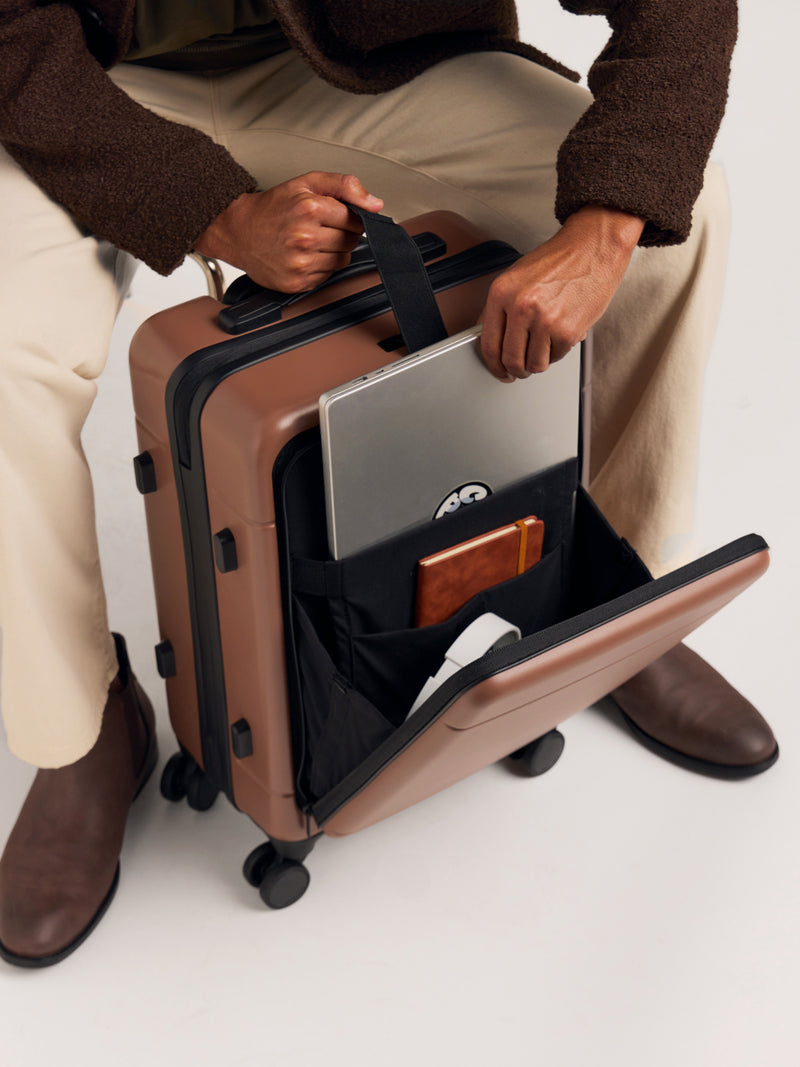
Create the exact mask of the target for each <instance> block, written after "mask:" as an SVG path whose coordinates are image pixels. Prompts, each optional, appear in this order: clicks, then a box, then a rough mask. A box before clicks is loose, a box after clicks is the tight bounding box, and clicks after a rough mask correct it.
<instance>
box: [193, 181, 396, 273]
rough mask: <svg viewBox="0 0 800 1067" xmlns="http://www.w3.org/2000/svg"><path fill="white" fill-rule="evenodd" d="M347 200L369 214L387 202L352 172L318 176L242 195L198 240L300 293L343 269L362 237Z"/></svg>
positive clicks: (204, 250) (200, 246)
mask: <svg viewBox="0 0 800 1067" xmlns="http://www.w3.org/2000/svg"><path fill="white" fill-rule="evenodd" d="M342 200H348V201H349V202H350V203H352V204H355V205H357V206H358V207H363V208H366V209H367V210H369V211H380V209H381V208H382V207H383V201H382V200H379V199H378V198H377V197H375V196H371V195H370V194H369V193H368V192H367V190H366V189H365V188H364V186H363V185H362V184H361V182H360V181H359V180H358V178H355V177H353V175H352V174H331V173H328V172H326V171H314V172H312V173H310V174H304V175H302V176H301V177H299V178H292V179H291V181H288V182H283V183H282V184H281V185H276V186H275V187H274V188H273V189H268V190H267V191H266V192H259V193H243V194H242V196H240V197H238V198H237V199H236V200H234V201H233V203H232V204H229V205H228V207H227V208H226V209H225V210H224V211H223V212H222V213H221V214H220V215H218V216H217V217H216V218H215V219H214V221H213V222H212V223H211V225H210V226H209V227H208V228H207V229H206V230H204V232H203V233H202V234H201V235H200V236H199V237H198V239H197V240H196V241H195V244H194V249H195V251H196V252H200V253H201V254H202V255H204V256H210V257H212V258H214V259H221V260H223V261H224V262H225V263H230V264H231V265H232V266H234V267H238V268H239V269H240V270H244V271H246V272H247V273H248V274H249V276H250V277H251V278H252V279H253V281H255V282H257V283H258V284H259V285H263V286H266V287H267V288H269V289H278V290H280V291H281V292H283V293H301V292H304V291H305V290H307V289H313V288H314V286H316V285H319V284H320V283H321V282H324V281H325V279H326V278H327V277H328V276H329V275H330V274H332V273H333V271H335V270H338V269H339V268H340V267H344V266H346V265H347V263H348V262H349V260H350V253H351V252H352V251H353V249H354V248H355V246H356V245H357V244H358V239H359V236H360V235H361V231H362V225H361V220H360V219H359V218H358V217H357V216H356V215H354V214H353V213H352V211H349V210H348V209H347V208H346V207H345V206H344V204H343V203H341V201H342Z"/></svg>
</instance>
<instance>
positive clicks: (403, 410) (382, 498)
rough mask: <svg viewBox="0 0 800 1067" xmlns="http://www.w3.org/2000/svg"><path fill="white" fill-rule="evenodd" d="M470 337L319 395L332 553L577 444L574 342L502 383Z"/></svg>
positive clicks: (488, 488)
mask: <svg viewBox="0 0 800 1067" xmlns="http://www.w3.org/2000/svg"><path fill="white" fill-rule="evenodd" d="M479 337H480V327H474V328H473V329H470V330H466V331H465V332H464V333H461V334H457V335H455V336H454V337H449V338H448V339H447V340H445V341H441V342H439V343H438V344H436V345H432V346H431V347H430V348H424V349H422V350H421V351H420V352H416V353H415V354H414V355H411V356H406V357H404V358H403V359H399V360H397V361H396V362H395V363H391V364H389V366H387V367H382V368H381V369H380V370H377V371H373V372H372V373H371V374H367V375H365V376H363V377H361V378H357V379H355V381H352V382H348V383H347V384H346V385H342V386H339V387H337V388H336V389H332V390H330V391H329V392H327V393H323V395H322V396H321V397H320V401H319V412H320V429H321V433H322V459H323V472H324V479H325V502H326V507H327V520H328V542H329V546H330V551H331V555H332V556H333V558H334V559H342V558H343V557H345V556H349V555H352V554H353V553H354V552H358V551H359V550H361V549H363V548H366V547H368V546H370V545H373V544H375V543H377V542H379V541H382V540H384V539H385V538H387V537H391V536H392V535H393V534H397V533H400V532H401V531H403V530H406V529H408V528H410V527H412V526H416V525H418V524H420V523H424V522H433V521H436V519H437V518H440V517H442V516H443V515H446V514H449V513H451V512H452V511H455V510H458V509H459V508H462V507H473V506H479V504H480V501H481V500H482V499H485V498H486V497H487V496H488V495H490V494H491V493H493V492H496V491H497V490H498V489H501V488H503V487H504V486H507V485H510V484H512V483H513V482H516V481H519V480H520V479H522V478H525V477H528V476H529V475H530V474H532V473H534V472H535V471H537V470H543V469H544V468H546V467H549V466H551V465H552V464H554V463H560V462H562V461H563V460H567V459H570V458H572V457H574V456H575V455H576V454H577V441H578V412H579V395H580V346H576V347H575V348H574V349H573V350H572V351H571V352H570V353H569V355H567V356H566V357H565V358H564V359H563V360H561V361H560V362H558V363H555V364H554V365H553V366H552V367H550V368H549V369H548V370H547V371H545V372H544V373H542V374H534V375H531V376H530V377H529V378H526V379H524V380H521V381H515V382H513V383H510V384H504V383H503V382H499V381H497V379H496V378H494V377H493V376H492V375H491V374H490V373H489V371H488V370H487V369H486V367H485V365H484V364H483V362H482V361H481V357H480V351H479V345H480V342H479Z"/></svg>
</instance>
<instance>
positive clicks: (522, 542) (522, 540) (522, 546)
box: [516, 519, 528, 574]
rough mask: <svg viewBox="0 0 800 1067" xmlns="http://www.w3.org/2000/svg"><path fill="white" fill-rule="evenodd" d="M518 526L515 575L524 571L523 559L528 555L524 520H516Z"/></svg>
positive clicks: (526, 531) (526, 529)
mask: <svg viewBox="0 0 800 1067" xmlns="http://www.w3.org/2000/svg"><path fill="white" fill-rule="evenodd" d="M516 525H517V526H519V554H518V555H517V574H522V572H523V571H524V570H525V557H526V555H527V553H528V527H527V525H526V523H525V520H524V519H517V521H516Z"/></svg>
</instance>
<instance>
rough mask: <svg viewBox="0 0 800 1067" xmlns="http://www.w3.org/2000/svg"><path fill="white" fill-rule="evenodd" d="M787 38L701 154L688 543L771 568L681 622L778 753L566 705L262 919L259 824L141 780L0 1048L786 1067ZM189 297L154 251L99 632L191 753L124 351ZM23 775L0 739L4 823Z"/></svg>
mask: <svg viewBox="0 0 800 1067" xmlns="http://www.w3.org/2000/svg"><path fill="white" fill-rule="evenodd" d="M520 11H521V21H522V27H523V36H524V37H525V38H526V39H528V40H531V41H533V42H535V43H537V44H539V45H540V46H541V47H543V48H544V49H545V50H547V51H550V52H551V53H552V54H554V55H557V56H559V57H560V58H562V59H563V60H564V61H565V62H567V63H568V64H570V65H572V66H574V67H576V68H578V69H580V70H581V71H583V72H585V71H586V69H587V68H588V65H589V63H590V60H591V58H592V56H593V55H594V54H596V53H597V51H598V50H599V48H600V47H601V45H602V43H603V41H604V40H605V38H606V36H607V32H606V23H605V21H604V20H603V19H601V18H580V19H578V18H576V17H574V16H571V15H569V14H567V13H565V12H563V11H561V10H560V9H559V7H558V6H557V4H556V3H555V0H550V2H546V0H535V2H534V0H523V2H522V3H521V4H520ZM798 36H800V16H798V10H797V7H796V5H795V4H794V3H791V2H790V0H766V2H763V0H762V2H761V3H759V2H757V0H744V2H743V4H742V19H741V41H740V44H739V46H738V49H737V53H736V57H735V73H734V78H733V82H732V89H731V99H730V106H729V110H728V114H727V117H726V119H725V123H724V126H723V129H722V132H721V134H720V136H719V139H718V142H717V145H716V148H715V151H714V157H715V158H716V159H717V160H718V161H720V162H721V163H722V164H723V165H724V167H725V170H726V172H727V175H728V180H729V183H730V186H731V191H732V198H733V238H732V246H731V256H730V267H729V277H728V286H727V295H726V299H725V304H724V307H723V313H722V320H721V323H720V329H719V334H718V338H717V342H716V345H715V349H714V353H713V357H712V362H711V366H710V368H709V371H708V376H707V392H706V401H705V416H704V424H703V449H702V465H701V489H700V493H699V501H698V508H699V516H700V532H701V539H702V541H703V547H704V548H710V547H714V546H715V545H718V544H721V543H723V542H725V541H729V540H731V539H732V538H734V537H736V536H738V535H739V534H741V533H746V532H749V531H750V530H756V531H758V532H760V533H762V534H763V535H764V536H765V537H766V538H767V540H768V541H769V542H770V543H771V545H772V547H773V566H772V568H771V570H770V572H769V573H768V574H767V576H766V577H765V578H764V579H762V581H760V582H759V583H758V584H757V585H756V586H755V587H754V588H753V589H752V590H751V591H749V592H748V593H747V594H746V595H745V596H743V597H742V598H741V599H740V600H739V601H737V602H736V603H735V604H734V605H732V606H731V608H729V609H728V610H726V611H725V612H724V613H723V614H722V615H721V616H720V617H718V618H716V619H714V620H712V621H711V622H710V623H708V624H707V625H706V626H705V627H704V628H703V629H702V630H701V631H699V632H698V634H697V635H696V636H695V637H694V638H693V640H692V642H691V643H692V644H693V645H694V647H696V648H697V649H698V650H699V651H701V652H702V653H703V654H705V655H707V656H708V657H709V658H710V659H712V661H713V662H714V663H715V665H717V666H718V667H719V668H720V669H721V670H723V672H725V673H726V674H727V675H728V676H729V677H730V678H731V680H732V681H733V682H734V683H735V684H736V685H737V686H738V687H740V688H741V689H742V690H743V691H744V692H745V693H746V694H747V695H748V696H749V697H750V698H751V699H752V700H753V701H754V702H756V703H757V704H758V705H759V706H760V707H761V708H762V710H763V711H764V713H765V714H766V715H767V717H768V718H769V719H770V720H771V722H772V723H773V725H774V727H775V730H776V733H777V734H778V737H779V740H780V742H781V745H782V757H781V760H780V761H779V762H778V764H777V765H776V767H775V768H774V769H773V770H771V771H770V772H769V773H768V774H766V775H764V776H762V777H760V778H758V779H755V780H753V781H749V782H744V783H726V782H716V781H711V780H707V779H704V778H699V777H697V776H694V775H692V774H690V773H688V772H685V771H681V770H679V769H677V768H675V767H672V766H670V765H668V764H666V763H663V762H662V761H660V760H658V759H656V758H655V757H653V756H651V755H650V754H648V753H647V752H645V751H644V750H643V749H642V748H640V747H639V746H638V745H637V744H636V743H634V742H633V741H632V740H630V739H629V737H628V736H627V735H626V734H625V733H624V732H623V731H622V730H621V729H620V727H619V725H618V723H617V722H616V721H615V720H614V719H613V717H611V716H610V715H608V714H607V713H605V712H603V711H602V710H597V709H590V710H588V711H587V712H586V713H584V714H582V715H578V716H576V717H575V718H574V719H572V720H570V722H569V723H567V724H566V725H565V727H564V733H565V735H566V737H567V746H566V750H565V753H564V756H563V757H562V759H561V761H560V763H559V764H558V765H557V766H556V767H555V768H554V769H553V770H552V771H551V772H549V773H548V774H547V775H546V776H544V777H543V778H541V779H537V780H533V781H527V780H524V779H520V778H517V777H515V776H513V775H511V774H509V773H508V771H507V770H506V769H505V768H503V767H499V766H498V767H490V768H489V769H487V770H486V771H484V772H482V773H480V774H478V775H475V776H474V777H473V778H471V779H469V780H468V781H466V782H463V783H460V784H459V785H457V786H455V787H453V788H451V789H450V790H448V791H446V792H445V793H442V794H440V795H439V796H437V797H434V798H432V799H431V800H430V801H428V802H426V803H425V804H421V805H419V806H417V807H416V808H414V809H412V810H410V811H408V812H404V813H402V814H401V815H398V816H396V817H394V818H392V819H390V820H388V821H387V822H385V823H383V824H380V825H378V826H376V827H374V828H372V829H370V830H368V831H366V832H364V833H362V834H360V835H357V836H356V837H353V838H349V839H344V840H341V841H327V840H326V841H323V842H322V843H321V844H320V845H319V847H318V848H317V850H316V851H315V852H314V853H313V854H312V856H311V857H310V859H309V862H308V865H309V868H310V870H311V872H312V884H311V888H310V890H309V892H308V893H307V895H306V896H305V897H304V898H303V900H302V901H301V902H300V903H299V904H297V905H296V906H294V907H293V908H290V909H287V910H286V911H283V912H273V913H270V912H267V911H266V910H265V909H264V908H263V907H262V906H261V904H260V902H259V900H258V898H257V896H256V894H255V893H254V891H253V890H251V889H250V888H249V887H248V886H247V885H246V884H245V883H244V881H243V879H242V878H241V875H240V873H239V867H240V865H241V862H242V861H243V859H244V857H245V855H246V854H247V852H248V851H249V849H250V848H252V847H253V846H254V845H255V844H257V843H259V841H260V840H261V839H262V837H261V835H260V833H259V831H258V830H257V829H256V828H255V827H254V826H253V825H252V824H250V823H249V822H248V821H247V820H245V819H243V818H242V817H241V816H238V815H237V814H236V813H235V812H234V811H233V809H232V808H231V807H230V806H229V805H227V804H226V803H224V802H218V803H217V805H216V807H215V808H214V809H212V811H210V812H208V813H207V814H205V815H199V814H197V813H194V812H191V811H190V810H189V809H188V808H187V807H186V806H185V805H181V806H179V807H176V806H171V805H168V804H167V803H166V802H164V801H163V800H162V799H161V797H160V796H159V795H158V790H157V788H156V787H155V785H152V786H151V787H150V788H149V789H148V790H147V792H146V793H145V795H144V796H143V797H142V799H141V801H140V802H139V803H138V804H137V806H136V811H135V813H134V816H133V818H132V821H131V825H130V827H129V832H128V837H127V840H126V845H125V852H124V855H123V861H122V862H123V877H122V883H121V887H120V891H119V894H118V897H117V899H116V901H115V903H114V905H113V906H112V908H111V910H110V912H109V914H108V916H107V917H106V918H105V919H104V921H103V923H102V924H101V925H100V927H99V928H98V930H97V931H96V932H95V933H94V934H93V935H92V937H91V938H90V940H89V941H88V942H87V943H86V945H84V946H83V947H82V948H81V950H80V951H79V952H77V953H76V954H75V955H74V956H73V957H71V958H70V959H69V960H68V961H66V962H65V963H64V964H62V965H60V966H58V967H55V968H52V969H50V970H47V971H42V972H33V973H27V972H23V971H18V970H16V969H12V968H8V967H0V1049H2V1058H3V1062H4V1063H8V1064H13V1065H14V1067H41V1065H42V1064H44V1063H47V1062H54V1061H56V1060H59V1061H66V1062H72V1061H77V1060H78V1059H79V1058H80V1062H81V1063H83V1064H84V1065H85V1067H100V1065H101V1064H102V1065H103V1067H105V1065H106V1064H108V1063H109V1062H113V1063H115V1064H116V1065H117V1067H128V1065H131V1067H132V1065H137V1067H138V1065H141V1064H142V1063H153V1064H162V1063H168V1062H169V1063H181V1064H183V1063H191V1064H193V1065H198V1067H200V1065H202V1067H205V1065H209V1067H210V1065H218V1064H219V1065H225V1067H234V1065H235V1067H239V1065H249V1064H262V1063H263V1064H268V1065H270V1067H308V1065H309V1064H311V1063H323V1064H329V1065H331V1067H339V1065H344V1064H357V1065H361V1064H364V1065H366V1064H377V1065H380V1067H401V1065H405V1064H410V1063H417V1064H420V1065H422V1067H428V1065H433V1064H440V1063H446V1064H458V1065H459V1067H462V1065H463V1067H484V1065H486V1064H488V1063H495V1062H498V1061H503V1060H511V1061H512V1062H525V1063H530V1062H534V1063H536V1062H542V1063H546V1064H548V1065H555V1067H585V1065H591V1067H601V1065H606V1064H608V1065H614V1067H642V1065H646V1067H709V1065H711V1064H717V1063H719V1064H725V1067H752V1065H753V1064H755V1063H768V1064H770V1067H794V1065H796V1064H797V1063H798V1062H800V1037H799V1032H798V1024H797V1000H798V993H799V992H800V974H799V973H798V964H797V960H798V957H800V919H799V918H798V889H800V850H799V849H798V834H797V818H798V813H799V810H800V787H799V786H798V757H797V753H798V751H799V750H800V730H799V729H798V724H797V712H796V705H797V698H796V692H795V688H794V657H795V656H796V654H797V642H798V637H799V636H800V625H798V607H797V605H798V564H797V545H798V543H800V516H799V515H798V505H797V502H796V498H795V495H794V489H795V486H796V484H797V478H796V476H795V472H794V464H795V462H796V460H795V455H796V448H795V447H794V446H795V437H796V429H795V425H796V414H795V410H794V409H795V403H796V400H795V398H796V396H797V386H798V384H799V383H798V369H797V367H798V361H797V355H798V353H797V342H796V330H795V328H794V321H793V320H794V312H795V309H796V306H797V281H798V276H797V269H796V261H797V254H796V250H795V241H796V236H795V232H794V231H795V229H796V221H795V211H794V186H795V182H796V170H797V162H798V161H797V148H796V125H797V119H796V110H795V107H794V106H793V105H794V101H795V97H796V94H795V92H794V86H793V78H794V73H793V68H794V51H795V48H796V45H797V40H798ZM199 287H200V279H199V275H198V274H197V272H196V268H194V267H193V266H191V265H190V266H186V267H184V268H182V269H181V270H180V271H179V272H177V274H176V275H174V276H173V278H172V279H170V280H169V281H168V282H165V281H164V280H163V279H157V278H156V277H155V276H154V275H152V274H151V273H150V272H148V271H146V270H142V271H140V273H139V275H138V276H137V279H136V281H135V283H134V289H133V292H132V296H131V299H130V300H129V301H128V303H127V305H126V307H125V309H124V312H123V314H122V316H121V318H120V322H119V324H118V329H117V332H116V334H115V339H114V346H113V351H112V359H111V363H110V366H109V369H108V371H107V373H106V375H105V376H104V379H103V381H102V384H101V392H100V399H99V402H98V404H97V406H96V409H95V411H94V413H93V415H92V420H91V423H90V426H89V427H88V429H87V433H86V447H87V450H88V451H89V454H90V456H91V458H92V462H93V464H94V465H95V467H96V470H97V493H98V514H99V520H100V526H101V539H102V553H103V562H104V569H105V572H106V577H107V584H108V589H109V600H110V607H111V614H112V622H113V624H114V626H115V627H117V628H119V629H122V630H124V632H125V633H126V634H127V635H128V638H129V644H130V647H131V651H132V655H133V658H134V663H135V665H136V667H137V670H138V672H139V674H140V676H141V677H142V680H143V681H144V683H145V684H146V686H147V687H148V689H149V691H150V692H152V693H153V695H154V698H155V701H156V704H157V710H158V714H159V723H160V735H161V743H162V752H163V755H164V756H167V755H169V754H170V752H171V751H172V750H173V747H174V742H173V741H172V739H171V734H170V731H169V726H168V722H167V717H166V705H165V700H164V695H163V689H162V686H161V683H160V681H159V680H158V678H157V676H156V674H155V670H154V667H153V663H152V645H153V644H154V642H155V641H156V640H157V636H158V635H157V627H156V623H155V614H154V608H153V601H152V593H151V590H150V580H149V564H148V560H147V545H146V538H145V532H144V522H143V512H142V505H141V499H140V497H139V496H138V494H137V493H136V492H135V489H134V488H133V486H132V479H131V476H130V457H131V456H132V455H133V454H134V453H135V452H136V451H137V449H136V444H135V438H134V433H133V425H132V413H131V405H130V396H129V385H128V380H127V369H126V365H125V354H126V349H127V344H128V341H129V339H130V335H131V332H132V330H133V329H134V327H135V325H136V323H137V322H139V321H141V319H142V318H143V317H145V315H147V314H149V313H151V312H152V310H154V309H155V308H156V307H159V306H164V305H167V304H170V303H175V302H176V301H178V300H181V299H185V298H187V297H189V296H192V295H196V294H197V293H198V292H199ZM790 465H791V466H790ZM31 773H32V772H31V770H30V768H27V767H25V766H23V765H21V764H19V763H17V762H16V761H14V760H13V759H12V758H11V757H10V756H9V754H8V753H7V751H6V750H5V749H2V750H1V751H0V837H3V838H4V837H5V834H6V833H7V832H8V830H9V829H10V827H11V825H12V823H13V820H14V818H15V816H16V811H17V809H18V807H19V804H20V802H21V799H22V796H23V795H24V791H25V789H26V785H27V782H28V780H29V778H30V776H31ZM53 875H54V877H57V876H58V872H57V871H54V872H53Z"/></svg>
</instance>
